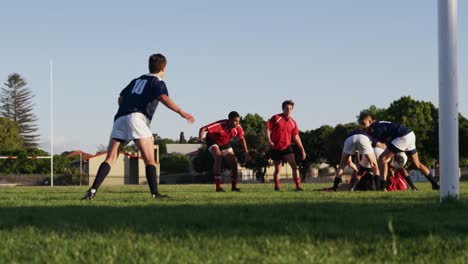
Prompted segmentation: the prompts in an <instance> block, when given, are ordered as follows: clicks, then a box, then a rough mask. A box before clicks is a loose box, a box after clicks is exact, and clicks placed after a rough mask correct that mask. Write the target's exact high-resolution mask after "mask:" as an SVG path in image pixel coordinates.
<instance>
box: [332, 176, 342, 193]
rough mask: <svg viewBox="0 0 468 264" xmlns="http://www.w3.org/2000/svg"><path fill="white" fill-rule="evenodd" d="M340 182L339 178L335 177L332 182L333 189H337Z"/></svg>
mask: <svg viewBox="0 0 468 264" xmlns="http://www.w3.org/2000/svg"><path fill="white" fill-rule="evenodd" d="M340 182H341V178H338V177H335V181H334V182H333V190H334V191H336V189H338V185H339V184H340Z"/></svg>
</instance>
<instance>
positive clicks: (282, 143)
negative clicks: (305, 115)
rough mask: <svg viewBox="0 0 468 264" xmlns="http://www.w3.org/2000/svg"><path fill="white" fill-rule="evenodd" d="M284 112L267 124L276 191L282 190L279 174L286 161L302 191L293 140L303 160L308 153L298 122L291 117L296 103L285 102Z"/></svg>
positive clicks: (298, 188)
mask: <svg viewBox="0 0 468 264" xmlns="http://www.w3.org/2000/svg"><path fill="white" fill-rule="evenodd" d="M281 107H282V109H283V112H282V113H281V114H277V115H274V116H272V117H271V118H270V119H269V120H268V122H267V123H266V131H265V132H266V137H267V140H268V143H269V144H270V147H271V159H272V160H273V163H274V165H275V172H274V174H273V176H274V180H275V191H279V190H280V182H279V174H280V172H281V167H282V165H283V161H286V162H287V163H289V165H290V166H291V169H292V172H293V179H294V182H295V183H296V190H297V191H302V188H301V177H299V168H298V166H297V164H296V159H295V158H294V151H293V148H292V146H291V139H293V140H294V142H295V143H296V144H297V146H298V147H299V149H300V150H301V154H302V160H305V158H306V153H305V150H304V147H303V146H302V142H301V138H300V137H299V128H298V127H297V123H296V121H295V120H294V119H293V118H292V117H291V114H292V111H293V109H294V102H293V101H291V100H288V101H284V102H283V103H282V104H281Z"/></svg>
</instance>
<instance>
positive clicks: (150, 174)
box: [146, 165, 158, 194]
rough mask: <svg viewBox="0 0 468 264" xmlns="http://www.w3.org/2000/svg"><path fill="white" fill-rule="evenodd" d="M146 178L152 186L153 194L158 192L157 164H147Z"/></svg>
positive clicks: (150, 186)
mask: <svg viewBox="0 0 468 264" xmlns="http://www.w3.org/2000/svg"><path fill="white" fill-rule="evenodd" d="M146 180H147V181H148V186H149V188H150V192H151V194H157V193H158V183H157V182H156V166H154V165H148V166H146Z"/></svg>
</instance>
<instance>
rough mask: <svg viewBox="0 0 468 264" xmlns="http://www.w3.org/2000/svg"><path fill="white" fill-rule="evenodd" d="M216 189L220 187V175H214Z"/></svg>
mask: <svg viewBox="0 0 468 264" xmlns="http://www.w3.org/2000/svg"><path fill="white" fill-rule="evenodd" d="M215 182H216V189H219V188H221V176H215Z"/></svg>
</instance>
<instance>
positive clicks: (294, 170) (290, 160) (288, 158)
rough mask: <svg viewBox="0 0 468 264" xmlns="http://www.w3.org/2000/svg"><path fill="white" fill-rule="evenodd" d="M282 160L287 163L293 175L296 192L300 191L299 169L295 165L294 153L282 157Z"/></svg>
mask: <svg viewBox="0 0 468 264" xmlns="http://www.w3.org/2000/svg"><path fill="white" fill-rule="evenodd" d="M284 160H285V161H286V162H287V163H289V166H291V170H292V173H293V180H294V182H295V183H296V190H297V191H302V188H301V177H300V175H299V168H298V166H297V164H296V159H295V158H294V153H290V154H287V155H285V156H284Z"/></svg>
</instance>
